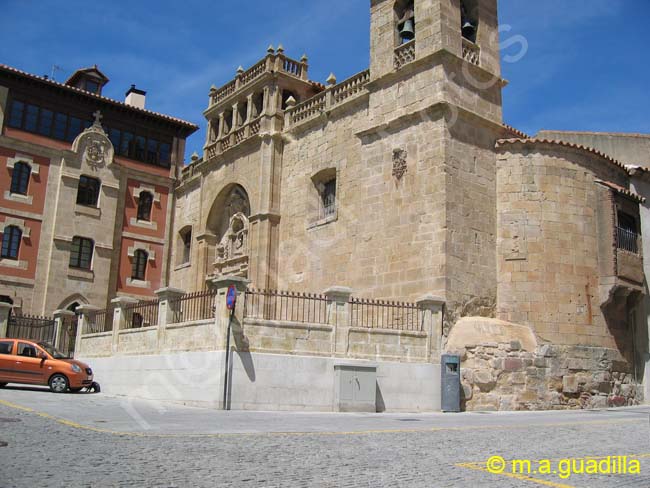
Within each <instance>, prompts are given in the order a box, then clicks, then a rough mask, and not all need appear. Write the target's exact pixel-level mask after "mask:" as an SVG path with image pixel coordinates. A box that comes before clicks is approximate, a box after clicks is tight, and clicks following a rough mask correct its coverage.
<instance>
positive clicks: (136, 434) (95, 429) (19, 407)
mask: <svg viewBox="0 0 650 488" xmlns="http://www.w3.org/2000/svg"><path fill="white" fill-rule="evenodd" d="M0 405H4V406H5V407H8V408H13V409H16V410H21V411H23V412H27V413H30V414H33V415H37V416H39V417H42V418H45V419H48V420H52V421H54V422H57V423H59V424H62V425H65V426H68V427H71V428H74V429H80V430H86V431H90V432H98V433H102V434H110V435H114V436H122V437H127V436H128V437H154V438H178V437H189V438H193V437H202V438H220V437H271V436H285V437H286V436H295V437H298V436H351V435H370V434H410V433H412V434H417V433H430V432H444V431H467V430H517V429H530V428H535V427H541V428H548V427H567V426H572V427H575V426H576V425H600V424H623V423H634V422H639V421H640V420H641V419H639V418H634V419H619V420H590V421H585V422H556V423H548V424H534V425H531V424H528V423H527V424H517V425H478V426H464V427H431V428H428V429H376V430H359V431H342V432H327V431H325V432H231V433H212V434H156V433H150V432H119V431H114V430H110V429H100V428H98V427H93V426H90V425H83V424H80V423H77V422H74V421H72V420H67V419H63V418H60V417H55V416H53V415H50V414H48V413H45V412H39V411H37V410H34V409H33V408H30V407H25V406H22V405H18V404H16V403H11V402H8V401H6V400H0ZM470 464H472V463H470ZM474 464H475V463H474Z"/></svg>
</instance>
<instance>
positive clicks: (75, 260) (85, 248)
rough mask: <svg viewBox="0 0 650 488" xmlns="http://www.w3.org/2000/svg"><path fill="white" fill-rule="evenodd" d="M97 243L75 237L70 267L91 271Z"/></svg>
mask: <svg viewBox="0 0 650 488" xmlns="http://www.w3.org/2000/svg"><path fill="white" fill-rule="evenodd" d="M94 247H95V243H94V242H93V240H92V239H87V238H85V237H73V238H72V248H71V249H70V267H71V268H79V269H90V266H91V264H92V261H93V248H94Z"/></svg>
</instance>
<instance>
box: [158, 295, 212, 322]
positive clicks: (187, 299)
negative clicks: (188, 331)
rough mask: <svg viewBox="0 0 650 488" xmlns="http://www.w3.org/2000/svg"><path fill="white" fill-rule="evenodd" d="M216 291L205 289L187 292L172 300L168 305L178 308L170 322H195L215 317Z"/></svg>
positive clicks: (173, 308) (174, 308)
mask: <svg viewBox="0 0 650 488" xmlns="http://www.w3.org/2000/svg"><path fill="white" fill-rule="evenodd" d="M215 295H216V291H213V290H205V291H197V292H194V293H187V294H185V295H183V296H182V297H180V298H176V299H174V300H170V301H169V304H168V306H169V307H170V308H171V309H172V310H176V312H175V313H173V314H172V317H171V320H170V321H169V323H170V324H179V323H181V322H194V321H197V320H207V319H211V318H214V298H215Z"/></svg>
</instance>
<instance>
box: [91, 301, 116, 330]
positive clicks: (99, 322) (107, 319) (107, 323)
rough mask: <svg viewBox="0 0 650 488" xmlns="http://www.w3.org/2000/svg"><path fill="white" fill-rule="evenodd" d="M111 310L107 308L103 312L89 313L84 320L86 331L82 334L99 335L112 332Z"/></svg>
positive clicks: (111, 308) (112, 308)
mask: <svg viewBox="0 0 650 488" xmlns="http://www.w3.org/2000/svg"><path fill="white" fill-rule="evenodd" d="M113 310H114V307H109V308H106V309H104V310H97V311H95V312H89V313H88V318H87V320H86V330H84V331H83V332H84V334H99V333H102V332H110V331H112V330H113Z"/></svg>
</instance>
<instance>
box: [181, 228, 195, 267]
mask: <svg viewBox="0 0 650 488" xmlns="http://www.w3.org/2000/svg"><path fill="white" fill-rule="evenodd" d="M179 235H180V242H179V247H180V253H179V255H180V263H179V264H186V263H189V262H190V258H191V253H192V227H189V226H188V227H185V228H184V229H181V231H180V232H179Z"/></svg>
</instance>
